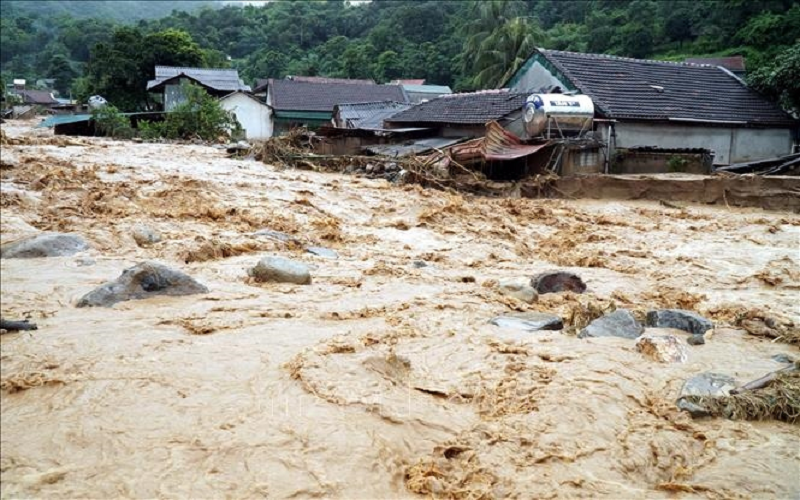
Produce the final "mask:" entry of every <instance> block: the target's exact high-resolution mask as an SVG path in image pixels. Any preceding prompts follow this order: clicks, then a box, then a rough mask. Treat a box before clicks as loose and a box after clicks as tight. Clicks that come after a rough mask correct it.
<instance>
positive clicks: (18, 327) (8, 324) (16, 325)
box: [0, 318, 39, 333]
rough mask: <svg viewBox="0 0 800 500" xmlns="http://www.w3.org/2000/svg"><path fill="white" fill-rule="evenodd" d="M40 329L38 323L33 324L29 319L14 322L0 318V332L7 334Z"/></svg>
mask: <svg viewBox="0 0 800 500" xmlns="http://www.w3.org/2000/svg"><path fill="white" fill-rule="evenodd" d="M38 329H39V327H38V326H36V323H31V322H30V321H28V320H27V319H23V320H22V321H14V320H10V319H2V318H0V330H4V331H5V332H6V333H8V332H18V331H23V330H38Z"/></svg>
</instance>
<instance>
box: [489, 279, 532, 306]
mask: <svg viewBox="0 0 800 500" xmlns="http://www.w3.org/2000/svg"><path fill="white" fill-rule="evenodd" d="M498 290H499V291H500V293H502V294H503V295H508V296H509V297H514V298H515V299H517V300H521V301H522V302H527V303H528V304H531V303H533V302H536V300H537V299H538V298H539V294H538V293H536V290H534V289H533V287H532V286H530V285H528V284H527V283H520V282H519V281H517V280H504V281H501V282H500V284H499V285H498Z"/></svg>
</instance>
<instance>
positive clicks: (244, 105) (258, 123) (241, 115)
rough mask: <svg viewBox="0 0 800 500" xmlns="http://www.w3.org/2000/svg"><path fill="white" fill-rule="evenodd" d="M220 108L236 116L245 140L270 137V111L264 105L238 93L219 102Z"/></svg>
mask: <svg viewBox="0 0 800 500" xmlns="http://www.w3.org/2000/svg"><path fill="white" fill-rule="evenodd" d="M220 104H221V105H222V107H223V108H224V109H226V110H228V111H231V112H232V113H233V114H234V115H236V119H237V120H238V121H239V123H240V124H241V125H242V128H244V131H245V134H246V136H247V139H249V140H253V139H267V138H269V137H272V111H271V110H270V109H269V108H268V107H267V106H266V105H264V104H262V103H260V102H256V101H255V100H254V99H252V98H250V97H248V96H246V95H244V94H240V93H236V94H232V95H230V96H228V97H226V98H224V99H222V100H220Z"/></svg>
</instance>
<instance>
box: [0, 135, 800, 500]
mask: <svg viewBox="0 0 800 500" xmlns="http://www.w3.org/2000/svg"><path fill="white" fill-rule="evenodd" d="M3 127H4V130H5V131H6V133H7V134H8V136H10V137H12V138H13V137H18V138H19V137H23V138H25V139H24V140H23V141H22V142H23V144H17V145H4V146H3V148H2V170H1V172H2V184H1V185H0V187H1V191H0V193H2V198H1V199H2V218H1V219H0V231H1V234H2V241H3V243H8V242H12V241H14V240H18V239H21V238H24V237H27V236H31V235H35V234H37V233H39V232H40V231H58V232H72V233H78V234H80V235H82V236H83V237H84V238H85V239H86V240H87V242H88V243H89V244H90V245H91V246H92V248H91V249H90V250H88V251H84V252H82V253H79V254H77V255H74V256H70V257H53V258H35V259H3V260H2V261H0V273H1V274H0V276H1V278H0V283H1V284H2V314H3V317H4V318H9V319H22V318H26V317H27V318H30V319H31V321H33V322H35V323H37V325H38V330H36V331H31V332H19V333H8V334H4V335H2V337H0V347H1V348H2V354H1V356H2V358H1V359H0V360H1V361H2V364H1V366H2V369H1V371H2V373H1V375H2V391H1V392H0V403H2V433H1V436H0V439H1V443H0V445H1V446H0V450H1V451H0V453H1V455H2V457H1V459H0V481H1V493H2V497H3V498H98V499H99V498H103V499H105V498H118V497H136V498H154V497H159V498H209V499H210V498H364V499H367V498H369V499H377V498H381V499H384V498H386V499H388V498H422V496H421V495H424V496H434V497H444V498H471V499H477V498H519V499H532V498H562V497H563V498H566V497H570V498H575V497H583V498H609V499H621V498H625V499H633V498H641V499H645V498H646V499H652V498H798V495H800V458H799V452H798V450H800V427H799V426H797V425H791V424H788V423H783V422H776V421H763V422H748V421H729V420H725V419H720V418H712V419H699V420H692V419H691V418H690V417H689V416H688V414H686V413H683V412H680V411H678V410H677V409H676V407H675V399H676V397H677V396H678V393H679V391H680V388H681V386H682V384H683V382H684V381H685V380H686V379H687V378H689V377H691V376H693V375H696V374H699V373H703V372H707V371H712V372H717V373H722V374H727V375H730V376H732V377H734V378H736V379H737V380H740V381H748V380H752V379H756V378H758V377H760V376H762V375H764V374H765V373H768V372H770V371H773V370H777V369H779V368H781V367H782V366H784V365H782V364H780V363H779V362H777V361H775V360H773V359H772V357H773V356H774V355H776V354H785V355H788V356H792V357H797V356H798V350H797V347H796V346H794V347H793V346H790V345H787V344H785V343H780V342H772V341H770V340H769V339H765V338H761V337H755V336H751V335H749V334H747V333H746V332H744V331H742V330H739V329H737V328H734V327H733V324H734V320H735V318H736V317H737V314H740V313H741V311H746V310H750V309H755V308H761V309H765V310H769V311H772V312H775V313H777V314H781V315H784V316H786V317H789V318H792V319H794V320H795V321H800V310H798V303H799V301H798V290H800V268H798V262H799V261H800V255H798V253H799V252H800V217H799V216H798V215H797V214H792V213H789V212H767V211H763V210H759V209H741V208H734V207H726V206H724V205H722V206H719V205H716V206H703V205H687V206H683V207H675V206H665V205H664V204H659V203H658V202H656V201H641V202H636V201H634V202H615V201H586V200H530V199H511V198H507V199H489V198H478V197H471V196H468V195H458V194H453V193H446V192H442V191H437V190H426V189H422V188H420V187H418V186H395V185H392V184H390V183H388V182H386V181H384V180H369V179H365V178H358V177H353V176H346V175H339V174H330V173H318V172H312V171H301V170H291V169H281V168H279V167H277V166H268V165H264V164H261V163H259V162H255V161H248V160H234V159H228V158H226V155H225V152H224V150H222V149H218V148H214V147H210V146H194V145H171V144H136V143H130V142H115V141H111V140H104V139H74V138H68V139H62V138H53V137H48V136H47V134H45V133H43V132H40V131H38V130H34V129H31V128H30V127H29V126H27V125H26V124H23V125H13V124H4V125H3ZM141 224H145V225H147V226H148V227H149V228H151V229H153V230H155V231H157V232H159V233H160V234H161V235H162V240H161V241H160V242H157V243H154V244H152V245H149V246H143V247H141V246H139V245H137V243H136V242H135V241H134V239H133V236H132V233H133V230H134V228H135V227H137V226H138V225H141ZM263 229H269V230H272V231H280V232H282V233H286V234H288V235H291V236H293V237H294V238H296V239H297V240H299V243H298V242H295V241H291V240H290V241H288V242H286V241H281V240H279V239H275V238H270V237H265V236H259V235H254V234H253V233H255V232H257V231H260V230H263ZM308 245H313V246H320V247H325V248H329V249H332V250H334V251H335V252H336V253H337V254H338V258H336V259H333V258H325V257H323V256H317V255H314V254H311V253H308V252H306V251H305V250H304V247H305V246H308ZM269 255H275V256H283V257H287V258H291V259H294V260H297V261H300V262H303V263H305V264H307V265H308V266H309V267H310V269H311V274H312V276H313V281H312V283H311V284H310V285H293V284H267V283H256V282H253V281H252V280H251V279H250V278H249V277H248V273H247V270H248V269H249V268H250V267H252V266H253V265H255V264H256V263H257V262H258V260H259V259H260V258H261V257H264V256H269ZM143 261H156V262H159V263H162V264H165V265H168V266H170V267H173V268H176V269H179V270H181V271H183V272H185V273H187V274H189V275H190V276H192V277H194V278H195V279H197V280H198V281H199V282H201V283H202V284H204V285H206V286H207V287H208V288H209V290H210V291H209V293H207V294H201V295H192V296H184V297H159V298H150V299H145V300H137V301H128V302H121V303H118V304H116V305H115V306H114V307H111V308H102V307H94V308H76V307H75V303H76V302H77V300H78V299H79V298H80V297H81V296H83V295H84V294H86V293H87V292H89V291H91V290H92V289H94V288H95V287H97V286H98V285H100V284H102V283H104V282H106V281H109V280H112V279H114V278H116V277H117V276H119V275H120V273H121V272H122V271H123V270H124V269H126V268H128V267H131V266H132V265H134V264H136V263H139V262H143ZM551 269H565V270H569V271H572V272H575V273H577V274H578V275H580V276H581V277H582V278H583V280H584V281H585V282H586V285H587V287H588V289H587V292H586V293H584V294H581V295H578V294H574V293H559V294H547V295H541V296H540V297H539V300H538V301H537V302H535V303H532V304H527V303H524V302H520V301H517V300H516V299H513V298H510V297H508V296H505V295H502V294H501V293H500V292H499V289H498V283H499V282H501V281H503V280H506V279H512V278H521V279H524V278H529V277H531V276H532V275H534V274H536V273H538V272H542V271H546V270H551ZM614 307H625V308H628V309H631V310H632V311H634V312H635V313H636V314H642V313H643V312H646V311H647V310H648V309H650V308H658V307H673V308H683V309H691V310H695V311H697V312H699V313H701V314H703V315H705V316H706V317H708V318H710V319H712V320H714V321H715V322H716V324H717V328H716V329H715V330H714V331H713V335H711V336H710V337H709V338H708V339H707V341H706V343H705V345H699V346H687V348H688V360H687V361H686V362H685V363H674V364H661V363H657V362H655V361H653V360H652V359H649V358H646V357H644V356H643V355H642V354H641V353H639V352H637V350H636V348H635V346H634V344H635V342H634V341H633V340H629V339H623V338H616V337H607V338H590V339H578V338H577V337H576V336H575V332H574V328H573V329H572V330H571V329H570V326H574V325H576V324H578V323H579V322H580V320H581V318H582V317H583V316H585V315H591V314H593V312H594V313H595V315H596V312H597V311H606V310H610V309H613V308H614ZM522 311H541V312H550V313H555V314H560V315H561V316H562V317H563V318H565V323H566V325H567V328H566V330H565V331H564V332H561V331H546V332H525V331H520V330H515V329H511V328H500V327H497V326H494V325H492V324H490V323H489V320H490V319H492V318H493V317H496V316H498V315H502V314H509V313H514V312H522ZM681 338H682V339H683V338H685V335H684V336H681Z"/></svg>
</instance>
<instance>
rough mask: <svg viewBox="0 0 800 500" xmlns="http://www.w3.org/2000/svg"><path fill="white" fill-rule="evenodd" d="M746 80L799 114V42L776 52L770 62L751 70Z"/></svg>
mask: <svg viewBox="0 0 800 500" xmlns="http://www.w3.org/2000/svg"><path fill="white" fill-rule="evenodd" d="M747 80H748V83H749V84H750V86H751V87H753V88H754V89H756V90H757V91H759V92H761V93H763V94H765V95H766V96H768V97H770V98H772V99H777V100H778V101H779V102H780V103H781V104H782V105H783V106H784V108H786V109H787V110H788V111H790V112H791V113H793V114H794V115H795V116H800V42H797V43H795V44H794V45H793V46H791V47H789V48H788V49H786V50H784V51H783V52H781V53H780V54H778V56H777V57H776V58H775V59H774V60H773V62H772V63H771V64H768V65H765V66H763V67H761V68H759V69H758V70H756V71H754V72H752V73H751V74H750V75H749V76H748V78H747Z"/></svg>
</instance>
